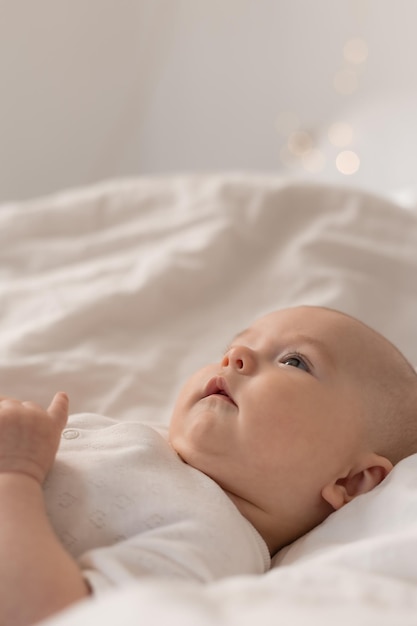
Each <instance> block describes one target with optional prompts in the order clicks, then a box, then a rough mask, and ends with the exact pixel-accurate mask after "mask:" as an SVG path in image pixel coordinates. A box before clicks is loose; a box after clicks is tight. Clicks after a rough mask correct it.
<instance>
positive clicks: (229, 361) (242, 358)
mask: <svg viewBox="0 0 417 626" xmlns="http://www.w3.org/2000/svg"><path fill="white" fill-rule="evenodd" d="M221 365H222V367H231V368H232V369H234V370H235V371H237V372H239V374H251V373H252V372H253V371H254V369H255V367H256V356H255V353H254V352H253V350H251V349H250V348H248V347H247V346H233V347H232V348H229V350H228V351H227V352H226V354H225V355H224V357H223V359H222V362H221Z"/></svg>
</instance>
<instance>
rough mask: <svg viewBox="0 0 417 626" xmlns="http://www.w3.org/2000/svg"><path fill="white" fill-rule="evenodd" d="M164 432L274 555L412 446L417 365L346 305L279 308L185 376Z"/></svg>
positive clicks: (370, 484)
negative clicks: (216, 358)
mask: <svg viewBox="0 0 417 626" xmlns="http://www.w3.org/2000/svg"><path fill="white" fill-rule="evenodd" d="M170 441H171V444H172V446H173V447H174V449H175V450H176V451H177V452H178V454H179V455H180V456H181V457H182V459H183V460H184V461H185V462H186V463H188V464H189V465H192V466H193V467H195V468H197V469H199V470H200V471H202V472H204V473H205V474H207V475H208V476H210V477H211V478H212V479H213V480H215V481H216V482H217V483H218V484H219V485H220V486H221V487H222V488H223V489H224V490H225V491H226V492H227V493H228V495H229V496H230V497H231V498H232V500H233V501H234V502H235V504H236V506H237V507H238V508H239V510H240V511H241V512H242V514H243V515H244V516H245V517H247V518H248V519H249V520H250V521H251V522H252V523H253V525H254V526H255V527H256V528H257V529H258V531H259V532H260V533H261V535H262V536H263V537H264V539H265V540H266V542H267V544H268V547H269V549H270V551H271V553H274V552H276V551H277V550H278V549H279V548H281V547H282V546H284V545H286V544H287V543H290V542H291V541H293V540H295V539H296V538H297V537H299V536H301V535H302V534H304V533H306V532H307V531H308V530H310V529H311V528H313V527H314V526H316V525H317V524H319V523H320V522H321V521H323V520H324V519H325V518H326V517H327V516H328V515H329V514H330V513H331V512H332V511H334V510H336V509H339V508H340V507H342V506H343V505H344V504H345V503H347V502H349V501H350V500H352V499H353V498H355V497H356V496H357V495H360V494H362V493H366V492H367V491H370V490H371V489H373V488H374V487H375V486H376V485H377V484H379V483H380V482H381V481H382V480H383V479H384V478H385V476H386V475H387V474H388V473H389V472H390V470H391V469H392V466H393V465H394V464H395V463H397V462H398V461H399V460H401V459H402V458H404V457H406V456H408V455H410V454H412V453H414V452H417V374H416V372H415V371H414V370H413V368H412V366H411V365H410V364H409V363H408V362H407V361H406V359H405V358H404V357H403V355H402V354H401V353H400V352H399V351H398V350H397V348H395V347H394V346H393V345H392V344H391V343H390V342H389V341H387V340H386V339H385V338H384V337H382V336H381V335H380V334H378V333H377V332H375V331H373V330H372V329H370V328H369V327H368V326H366V325H365V324H363V323H362V322H359V321H358V320H356V319H354V318H352V317H350V316H348V315H345V314H343V313H339V312H337V311H334V310H331V309H325V308H319V307H307V306H306V307H295V308H291V309H284V310H281V311H276V312H273V313H270V314H268V315H266V316H264V317H262V318H260V319H258V320H256V321H255V322H254V323H253V324H252V325H251V326H250V327H249V328H247V329H246V330H244V331H243V332H241V333H239V334H238V335H237V336H236V337H235V338H234V339H233V341H232V342H231V344H230V347H229V348H228V349H227V350H226V352H225V354H224V355H223V356H222V358H221V359H220V360H219V362H218V363H214V364H211V365H208V366H207V367H204V368H202V369H201V370H199V371H198V372H196V373H195V374H194V375H193V376H191V378H190V379H189V380H188V381H187V382H186V384H185V386H184V387H183V389H182V391H181V392H180V394H179V397H178V399H177V402H176V405H175V407H174V411H173V415H172V420H171V425H170Z"/></svg>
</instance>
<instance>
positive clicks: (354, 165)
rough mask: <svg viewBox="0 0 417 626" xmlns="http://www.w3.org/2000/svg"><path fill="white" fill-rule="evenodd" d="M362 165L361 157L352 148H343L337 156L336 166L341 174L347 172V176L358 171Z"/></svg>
mask: <svg viewBox="0 0 417 626" xmlns="http://www.w3.org/2000/svg"><path fill="white" fill-rule="evenodd" d="M359 165H360V159H359V157H358V155H357V154H356V152H353V151H352V150H343V152H339V154H338V155H337V157H336V167H337V169H338V170H339V172H341V174H345V175H346V176H350V175H351V174H354V173H355V172H357V171H358V169H359Z"/></svg>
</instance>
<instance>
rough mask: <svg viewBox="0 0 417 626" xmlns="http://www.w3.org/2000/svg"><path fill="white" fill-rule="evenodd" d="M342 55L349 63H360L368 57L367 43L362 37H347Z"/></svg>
mask: <svg viewBox="0 0 417 626" xmlns="http://www.w3.org/2000/svg"><path fill="white" fill-rule="evenodd" d="M343 56H344V57H345V59H346V61H348V62H349V63H354V64H355V65H360V64H361V63H364V62H365V61H366V59H367V58H368V44H367V43H366V41H365V40H364V39H360V38H359V37H358V38H356V39H349V41H347V42H346V43H345V47H344V48H343Z"/></svg>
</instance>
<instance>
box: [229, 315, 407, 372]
mask: <svg viewBox="0 0 417 626" xmlns="http://www.w3.org/2000/svg"><path fill="white" fill-rule="evenodd" d="M238 337H247V338H250V337H253V338H256V337H260V338H264V339H265V340H267V341H268V340H269V341H273V340H275V339H276V340H277V341H282V342H285V341H289V342H293V341H298V340H300V341H303V342H305V343H309V344H311V345H314V346H315V347H317V348H318V349H322V350H323V351H325V352H326V353H327V354H329V355H330V356H331V357H332V360H334V361H339V362H340V364H342V363H343V364H345V365H347V364H349V363H351V362H352V363H354V365H355V367H358V366H359V362H362V363H364V362H365V361H367V360H368V359H370V358H372V360H373V359H374V358H375V357H376V356H377V355H378V357H379V358H383V357H384V358H390V356H393V351H394V350H395V348H394V346H392V345H391V344H390V343H389V342H388V341H387V340H386V339H385V338H384V337H382V335H379V333H377V332H376V331H374V330H373V329H372V328H370V327H369V326H367V325H366V324H364V323H363V322H361V321H360V320H357V319H356V318H354V317H351V316H349V315H347V314H345V313H343V312H340V311H336V310H333V309H327V308H322V307H313V306H302V307H293V308H289V309H281V310H278V311H272V312H271V313H267V314H266V315H264V316H263V317H260V318H258V319H257V320H255V321H254V322H253V323H252V324H251V325H250V326H249V327H248V328H247V329H246V330H244V331H242V332H241V333H239V334H238Z"/></svg>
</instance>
